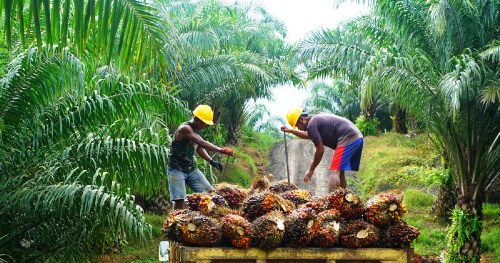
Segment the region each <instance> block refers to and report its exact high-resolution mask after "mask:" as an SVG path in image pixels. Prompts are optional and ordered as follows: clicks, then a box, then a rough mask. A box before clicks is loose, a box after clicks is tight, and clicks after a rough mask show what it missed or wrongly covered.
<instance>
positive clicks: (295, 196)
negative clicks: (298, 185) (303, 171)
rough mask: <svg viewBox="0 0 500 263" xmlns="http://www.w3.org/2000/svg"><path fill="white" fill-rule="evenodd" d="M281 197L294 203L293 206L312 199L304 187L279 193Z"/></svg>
mask: <svg viewBox="0 0 500 263" xmlns="http://www.w3.org/2000/svg"><path fill="white" fill-rule="evenodd" d="M281 197H283V198H284V199H286V200H290V201H292V202H293V203H294V204H295V206H298V205H301V204H305V203H307V202H309V201H311V200H312V195H311V192H309V191H307V190H304V189H297V190H292V191H287V192H284V193H282V194H281Z"/></svg>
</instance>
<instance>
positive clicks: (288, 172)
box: [283, 132, 290, 185]
mask: <svg viewBox="0 0 500 263" xmlns="http://www.w3.org/2000/svg"><path fill="white" fill-rule="evenodd" d="M283 137H285V158H286V175H287V177H288V185H290V168H289V167H288V148H287V146H286V133H285V132H283Z"/></svg>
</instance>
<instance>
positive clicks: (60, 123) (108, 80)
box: [0, 47, 185, 262]
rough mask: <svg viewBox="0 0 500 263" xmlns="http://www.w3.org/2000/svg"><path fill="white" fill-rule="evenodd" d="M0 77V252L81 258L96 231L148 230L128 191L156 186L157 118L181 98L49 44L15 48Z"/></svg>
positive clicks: (160, 166) (160, 155) (98, 241)
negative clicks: (89, 64)
mask: <svg viewBox="0 0 500 263" xmlns="http://www.w3.org/2000/svg"><path fill="white" fill-rule="evenodd" d="M88 71H90V72H88ZM0 83H1V86H0V102H1V103H0V105H1V107H0V135H1V137H0V167H1V170H2V174H1V176H0V185H1V186H0V187H1V189H0V214H1V215H2V216H1V217H2V218H1V219H2V220H0V244H1V245H0V247H1V249H0V254H6V255H9V256H11V257H12V258H14V259H15V260H16V261H21V262H24V261H59V262H60V261H66V260H70V261H86V260H89V259H90V257H91V256H92V255H93V254H96V253H99V251H100V250H101V249H102V246H103V243H104V241H105V240H109V239H111V240H113V239H114V238H117V237H121V238H124V237H127V238H139V239H144V238H146V237H148V236H149V235H150V231H151V229H150V226H149V225H148V224H147V223H146V222H145V219H144V217H143V213H142V209H141V208H140V207H138V206H136V205H135V204H134V196H133V195H132V194H131V191H132V190H140V191H141V192H143V193H151V192H152V191H153V190H154V189H157V188H158V184H159V182H160V178H161V175H162V174H164V171H163V170H164V167H165V163H166V159H167V154H168V145H169V140H170V137H169V131H168V130H167V129H166V128H165V125H162V123H164V122H168V121H169V120H168V119H167V116H168V118H170V121H172V118H176V117H175V116H177V115H181V116H182V115H183V114H184V110H183V109H184V108H185V105H183V104H182V103H180V102H179V101H177V100H176V99H174V98H173V97H172V96H171V95H170V93H169V89H165V87H162V86H158V85H155V84H154V83H152V82H148V81H145V82H134V81H131V79H130V78H128V77H126V76H123V75H121V74H118V73H116V72H112V71H111V70H107V71H106V72H103V71H97V70H94V71H93V70H92V69H89V68H86V67H85V64H84V63H83V62H82V61H81V60H80V59H78V58H77V57H76V56H75V55H74V54H72V53H71V52H70V51H69V49H63V50H58V49H57V48H56V47H53V48H50V47H45V48H42V49H38V48H30V49H27V50H26V51H25V52H22V53H20V54H19V55H18V56H17V57H16V58H15V59H14V60H13V61H12V62H11V63H10V64H9V65H8V68H7V75H6V76H5V77H4V78H3V79H2V80H1V82H0ZM176 112H177V114H172V115H171V114H170V113H176ZM177 121H178V120H177Z"/></svg>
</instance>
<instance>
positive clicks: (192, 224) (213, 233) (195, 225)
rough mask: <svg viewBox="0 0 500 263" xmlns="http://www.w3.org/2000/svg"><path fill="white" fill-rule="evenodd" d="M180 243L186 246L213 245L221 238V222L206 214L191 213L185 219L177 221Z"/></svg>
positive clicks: (218, 242) (217, 243)
mask: <svg viewBox="0 0 500 263" xmlns="http://www.w3.org/2000/svg"><path fill="white" fill-rule="evenodd" d="M178 224H179V228H180V231H181V240H180V241H181V243H182V244H184V245H188V246H199V247H213V246H217V245H219V244H220V242H221V240H222V231H221V230H222V226H221V224H220V223H219V222H218V221H217V220H215V219H213V218H210V217H208V216H204V215H202V214H200V213H193V214H192V216H190V217H187V218H186V220H181V221H179V222H178Z"/></svg>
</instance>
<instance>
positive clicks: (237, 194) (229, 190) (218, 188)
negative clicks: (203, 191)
mask: <svg viewBox="0 0 500 263" xmlns="http://www.w3.org/2000/svg"><path fill="white" fill-rule="evenodd" d="M214 189H215V192H216V193H217V194H218V195H220V196H222V197H224V199H225V200H226V201H227V203H228V205H229V208H231V209H240V208H241V205H242V204H243V202H244V200H245V199H246V198H247V197H248V194H247V192H246V190H244V189H242V188H241V187H240V186H237V185H233V184H228V183H221V184H218V185H215V186H214Z"/></svg>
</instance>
